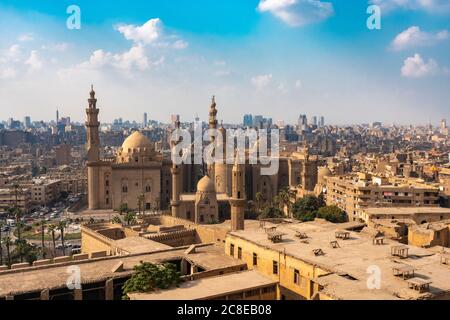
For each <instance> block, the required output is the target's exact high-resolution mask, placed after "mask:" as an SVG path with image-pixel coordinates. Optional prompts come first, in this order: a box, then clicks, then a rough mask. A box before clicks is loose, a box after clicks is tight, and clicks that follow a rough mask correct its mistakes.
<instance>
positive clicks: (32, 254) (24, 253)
mask: <svg viewBox="0 0 450 320" xmlns="http://www.w3.org/2000/svg"><path fill="white" fill-rule="evenodd" d="M14 244H15V246H16V248H15V249H14V251H13V252H12V253H11V260H12V261H18V260H20V261H21V262H23V259H25V261H26V262H28V263H29V264H32V263H33V262H34V261H36V260H37V257H38V251H37V250H36V248H35V247H34V246H32V245H31V244H29V243H28V242H27V241H26V240H24V239H22V240H19V239H17V240H16V241H15V243H14Z"/></svg>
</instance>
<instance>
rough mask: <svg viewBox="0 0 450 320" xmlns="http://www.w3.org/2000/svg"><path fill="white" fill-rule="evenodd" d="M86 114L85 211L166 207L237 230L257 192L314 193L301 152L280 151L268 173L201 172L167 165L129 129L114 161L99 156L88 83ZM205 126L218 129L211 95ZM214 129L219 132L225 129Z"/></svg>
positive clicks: (256, 169)
mask: <svg viewBox="0 0 450 320" xmlns="http://www.w3.org/2000/svg"><path fill="white" fill-rule="evenodd" d="M86 115H87V121H86V129H87V171H88V205H89V210H110V209H114V210H117V209H119V207H121V206H122V205H126V206H127V207H128V208H129V209H133V210H142V211H148V210H163V211H168V210H170V211H171V213H172V215H173V216H174V217H178V218H182V219H187V220H190V221H193V222H195V223H198V224H209V223H218V222H221V221H224V220H227V219H230V218H234V219H231V220H232V224H234V225H233V229H235V230H239V229H241V228H242V227H243V223H244V212H245V210H246V208H247V206H248V202H249V201H255V200H256V194H257V193H259V194H260V195H261V197H262V199H263V200H269V201H270V200H271V199H272V198H273V197H274V196H275V195H277V194H278V192H279V191H280V190H281V189H283V188H286V187H289V188H291V189H292V190H295V191H296V192H297V194H298V195H300V196H303V195H304V194H309V193H314V188H315V186H316V184H317V178H318V177H317V175H318V170H317V168H318V161H317V157H316V156H312V155H309V154H308V152H307V150H304V151H302V152H293V153H290V154H286V155H285V154H283V153H281V154H280V156H279V171H278V173H277V174H275V175H272V176H265V175H261V165H259V164H256V165H254V164H248V163H246V164H238V163H234V164H227V163H224V164H213V165H209V166H208V167H207V169H206V170H202V167H203V165H192V164H182V165H175V164H173V165H172V161H171V158H170V156H168V157H167V156H164V155H163V154H162V153H160V152H156V151H155V148H154V143H153V142H152V141H150V140H149V139H148V138H147V137H146V136H145V135H144V134H142V133H141V132H139V131H135V132H133V133H132V134H131V135H130V136H129V137H128V138H126V139H125V141H124V142H123V145H122V147H121V148H119V149H118V150H117V153H116V155H115V158H114V159H101V157H100V149H101V145H100V138H99V126H100V122H99V120H98V115H99V109H98V108H97V99H96V97H95V91H94V89H93V87H92V88H91V92H90V98H89V99H88V107H87V108H86ZM176 126H178V127H179V126H180V123H179V122H178V123H176ZM209 129H218V121H217V109H216V102H215V98H214V97H213V99H212V103H211V106H210V110H209ZM218 130H219V131H222V133H223V131H224V130H225V129H224V128H223V127H221V128H219V129H218ZM212 139H213V138H212ZM224 156H225V157H226V154H224ZM233 157H234V155H233ZM205 171H206V174H205Z"/></svg>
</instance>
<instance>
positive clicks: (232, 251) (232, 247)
mask: <svg viewBox="0 0 450 320" xmlns="http://www.w3.org/2000/svg"><path fill="white" fill-rule="evenodd" d="M230 256H232V257H234V244H232V243H231V244H230Z"/></svg>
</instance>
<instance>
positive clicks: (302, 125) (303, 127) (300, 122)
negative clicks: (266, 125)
mask: <svg viewBox="0 0 450 320" xmlns="http://www.w3.org/2000/svg"><path fill="white" fill-rule="evenodd" d="M307 125H308V118H307V117H306V114H301V115H300V116H299V117H298V127H299V128H300V130H306V126H307Z"/></svg>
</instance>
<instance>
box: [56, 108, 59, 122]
mask: <svg viewBox="0 0 450 320" xmlns="http://www.w3.org/2000/svg"><path fill="white" fill-rule="evenodd" d="M58 122H59V110H58V109H56V124H58Z"/></svg>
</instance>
